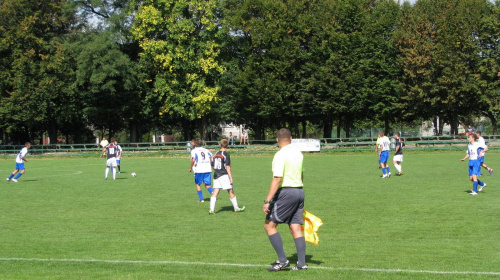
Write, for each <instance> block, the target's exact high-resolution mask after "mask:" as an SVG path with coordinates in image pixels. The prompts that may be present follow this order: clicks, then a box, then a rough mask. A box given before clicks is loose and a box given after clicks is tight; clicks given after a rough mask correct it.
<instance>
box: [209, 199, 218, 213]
mask: <svg viewBox="0 0 500 280" xmlns="http://www.w3.org/2000/svg"><path fill="white" fill-rule="evenodd" d="M216 201H217V197H215V196H211V197H210V212H213V211H215V202H216Z"/></svg>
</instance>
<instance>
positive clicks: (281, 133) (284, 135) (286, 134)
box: [276, 128, 292, 140]
mask: <svg viewBox="0 0 500 280" xmlns="http://www.w3.org/2000/svg"><path fill="white" fill-rule="evenodd" d="M276 138H278V140H285V139H286V140H290V139H291V138H292V133H291V132H290V130H289V129H288V128H282V129H280V130H278V134H277V135H276Z"/></svg>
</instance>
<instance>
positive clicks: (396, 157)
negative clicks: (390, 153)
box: [392, 155, 403, 162]
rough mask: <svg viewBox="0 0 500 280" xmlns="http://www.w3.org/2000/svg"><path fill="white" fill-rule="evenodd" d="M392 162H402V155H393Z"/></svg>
mask: <svg viewBox="0 0 500 280" xmlns="http://www.w3.org/2000/svg"><path fill="white" fill-rule="evenodd" d="M392 161H396V162H403V155H394V158H393V159H392Z"/></svg>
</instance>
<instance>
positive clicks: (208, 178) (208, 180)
mask: <svg viewBox="0 0 500 280" xmlns="http://www.w3.org/2000/svg"><path fill="white" fill-rule="evenodd" d="M203 174H204V175H203V183H204V184H205V188H207V190H208V193H209V194H212V192H213V191H214V190H213V189H212V172H209V173H203Z"/></svg>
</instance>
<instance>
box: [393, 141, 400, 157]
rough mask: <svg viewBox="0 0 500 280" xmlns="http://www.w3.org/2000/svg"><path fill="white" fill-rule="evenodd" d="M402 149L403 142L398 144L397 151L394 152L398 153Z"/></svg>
mask: <svg viewBox="0 0 500 280" xmlns="http://www.w3.org/2000/svg"><path fill="white" fill-rule="evenodd" d="M400 149H401V144H399V145H397V146H396V151H395V152H394V154H395V155H396V154H397V153H398V152H399V150H400Z"/></svg>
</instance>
